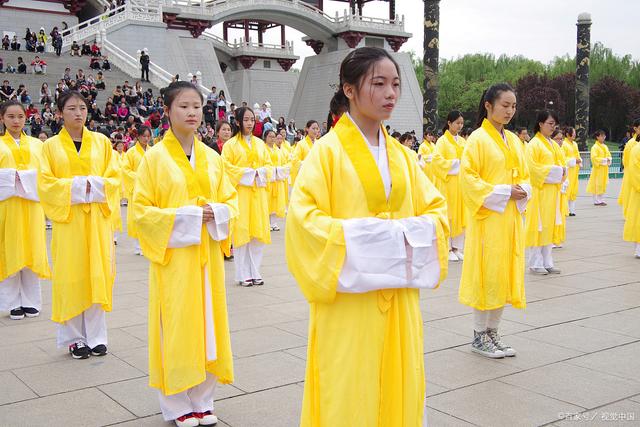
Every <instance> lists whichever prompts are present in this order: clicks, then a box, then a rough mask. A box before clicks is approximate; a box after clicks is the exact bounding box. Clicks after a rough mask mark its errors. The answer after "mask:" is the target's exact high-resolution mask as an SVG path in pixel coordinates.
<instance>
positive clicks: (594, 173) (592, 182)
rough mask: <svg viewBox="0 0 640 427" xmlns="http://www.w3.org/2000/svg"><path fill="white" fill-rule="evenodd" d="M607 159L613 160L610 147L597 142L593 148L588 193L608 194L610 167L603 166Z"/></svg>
mask: <svg viewBox="0 0 640 427" xmlns="http://www.w3.org/2000/svg"><path fill="white" fill-rule="evenodd" d="M606 158H611V152H609V147H607V146H606V144H600V143H599V142H598V141H596V142H595V143H594V144H593V147H591V175H590V176H589V182H588V183H587V193H589V194H604V193H606V192H607V184H608V183H609V166H608V165H603V164H602V160H603V159H606Z"/></svg>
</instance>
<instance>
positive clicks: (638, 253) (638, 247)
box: [0, 243, 640, 286]
mask: <svg viewBox="0 0 640 427" xmlns="http://www.w3.org/2000/svg"><path fill="white" fill-rule="evenodd" d="M636 256H640V243H636ZM0 286H2V285H0Z"/></svg>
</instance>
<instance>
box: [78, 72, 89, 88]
mask: <svg viewBox="0 0 640 427" xmlns="http://www.w3.org/2000/svg"><path fill="white" fill-rule="evenodd" d="M86 80H87V76H85V75H84V71H82V68H79V69H78V72H77V73H76V83H77V84H78V86H81V85H83V84H85V82H86Z"/></svg>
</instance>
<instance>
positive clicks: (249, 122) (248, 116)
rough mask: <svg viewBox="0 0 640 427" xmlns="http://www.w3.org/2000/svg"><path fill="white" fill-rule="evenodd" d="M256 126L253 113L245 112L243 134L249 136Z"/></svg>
mask: <svg viewBox="0 0 640 427" xmlns="http://www.w3.org/2000/svg"><path fill="white" fill-rule="evenodd" d="M255 124H256V117H255V116H254V115H253V112H251V111H250V110H246V111H245V112H244V116H242V134H243V135H249V134H250V133H251V132H253V127H254V126H255Z"/></svg>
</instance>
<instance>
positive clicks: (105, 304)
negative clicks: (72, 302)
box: [51, 302, 111, 323]
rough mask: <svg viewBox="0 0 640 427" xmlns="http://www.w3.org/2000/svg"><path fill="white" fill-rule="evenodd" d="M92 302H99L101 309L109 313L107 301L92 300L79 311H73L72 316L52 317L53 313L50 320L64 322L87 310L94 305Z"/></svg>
mask: <svg viewBox="0 0 640 427" xmlns="http://www.w3.org/2000/svg"><path fill="white" fill-rule="evenodd" d="M94 304H100V305H101V306H102V310H103V311H104V312H105V313H109V312H110V311H111V305H109V304H107V303H101V302H92V303H90V304H89V305H87V306H86V307H84V308H83V309H82V310H79V311H77V312H74V314H73V315H72V316H67V317H65V318H64V319H60V318H54V317H53V315H52V316H51V320H52V321H53V322H56V323H64V322H66V321H68V320H71V319H73V318H74V317H76V316H79V315H81V314H82V313H84V312H85V311H87V310H88V309H89V308H90V307H91V306H92V305H94Z"/></svg>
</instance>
